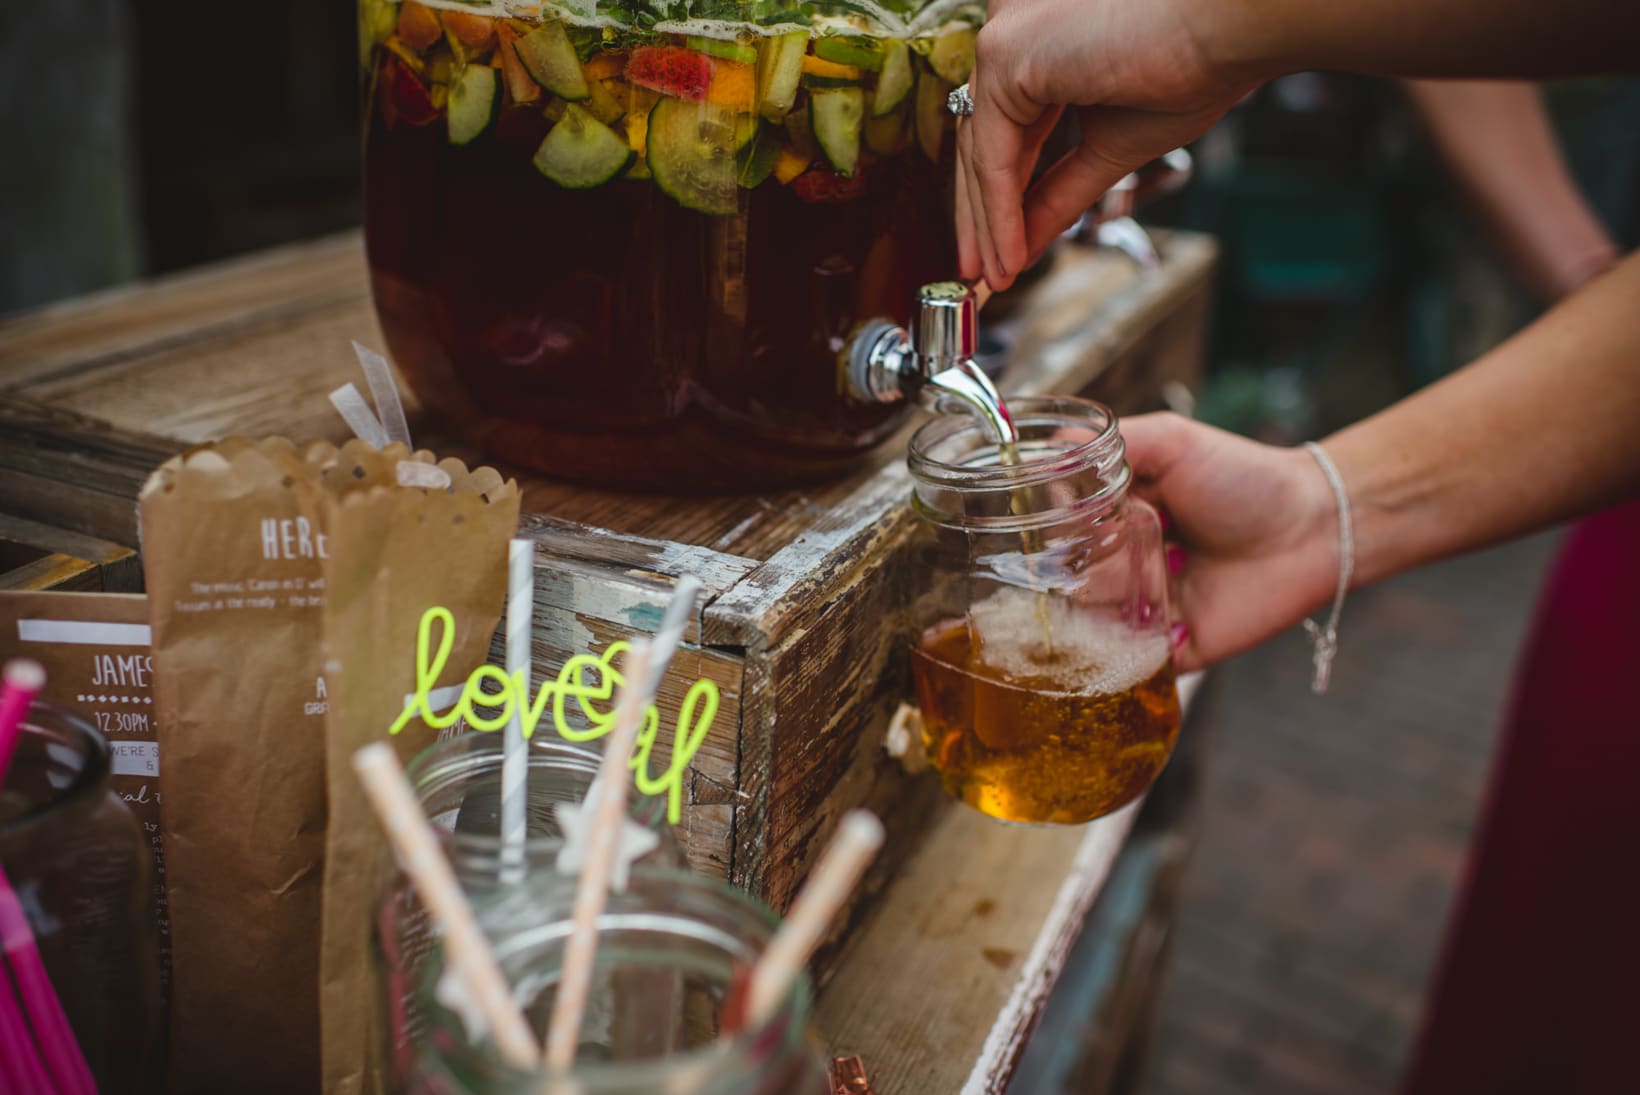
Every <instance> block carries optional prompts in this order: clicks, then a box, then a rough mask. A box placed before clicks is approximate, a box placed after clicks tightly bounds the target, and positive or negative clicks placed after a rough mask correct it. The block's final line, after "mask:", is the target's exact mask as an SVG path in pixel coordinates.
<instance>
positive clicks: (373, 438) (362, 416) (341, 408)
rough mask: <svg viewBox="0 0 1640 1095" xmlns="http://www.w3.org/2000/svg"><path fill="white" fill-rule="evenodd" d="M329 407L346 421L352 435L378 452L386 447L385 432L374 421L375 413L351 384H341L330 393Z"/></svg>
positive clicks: (377, 422) (379, 424)
mask: <svg viewBox="0 0 1640 1095" xmlns="http://www.w3.org/2000/svg"><path fill="white" fill-rule="evenodd" d="M330 405H331V406H332V407H335V408H336V411H337V413H338V414H340V415H341V416H342V418H343V419H345V420H346V421H347V425H348V428H349V429H351V430H352V431H353V435H354V436H355V437H357V438H358V439H359V440H360V441H363V442H364V443H365V444H366V445H369V446H370V447H371V448H373V449H375V450H376V451H377V452H380V451H381V450H382V449H385V448H386V447H387V431H386V430H385V429H383V428H382V424H381V423H380V422H379V421H377V419H376V412H374V411H372V410H371V409H370V404H369V403H366V402H365V399H364V395H363V393H361V392H360V391H359V389H358V388H355V387H354V386H353V385H352V384H343V385H342V386H341V387H340V388H337V389H336V390H335V391H333V392H331V393H330Z"/></svg>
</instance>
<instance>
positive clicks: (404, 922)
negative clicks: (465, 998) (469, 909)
mask: <svg viewBox="0 0 1640 1095" xmlns="http://www.w3.org/2000/svg"><path fill="white" fill-rule="evenodd" d="M505 757H506V743H505V741H504V740H503V738H502V736H501V735H500V734H498V733H478V732H468V733H465V734H461V735H458V736H456V737H453V738H448V739H446V740H444V741H441V742H437V743H436V744H434V745H432V746H429V747H428V748H427V749H425V750H423V751H422V752H421V753H420V754H419V755H418V756H417V757H416V758H415V759H414V760H412V761H411V762H410V763H409V765H408V766H407V767H406V770H405V771H406V775H407V776H408V778H409V780H410V785H411V787H412V788H413V790H414V793H415V796H416V801H417V803H418V804H419V805H420V807H421V809H422V812H423V813H424V815H425V816H426V818H427V820H428V821H429V822H430V823H431V824H432V826H433V829H434V831H435V832H436V833H437V835H438V839H439V843H440V845H441V847H442V848H443V850H444V854H445V855H446V856H447V857H448V858H449V861H450V866H451V868H452V869H453V870H454V872H455V876H456V878H457V880H458V881H459V882H460V884H461V888H462V890H463V891H464V892H465V893H466V894H467V895H468V897H469V898H471V899H473V900H475V901H482V900H484V899H485V898H487V897H490V896H491V895H494V894H497V893H501V892H506V891H508V890H510V889H511V888H512V887H514V886H517V885H520V884H523V883H526V882H531V881H533V880H536V879H538V878H540V877H541V876H543V875H546V876H554V875H556V874H557V872H558V856H559V854H560V852H561V851H562V850H563V847H564V832H563V828H562V826H561V825H560V823H559V820H558V815H557V812H556V808H557V807H559V806H573V805H576V804H579V803H580V802H581V801H583V800H584V799H585V798H586V797H587V791H588V789H589V788H590V787H591V786H592V781H593V779H594V778H595V777H596V776H597V775H598V765H599V761H600V757H599V754H598V753H596V752H594V751H593V750H591V749H589V748H587V747H585V746H581V745H574V744H571V743H569V742H566V741H563V740H562V739H560V738H557V737H556V736H548V735H545V734H540V735H536V736H535V737H533V738H531V739H530V742H529V745H528V749H527V757H528V778H527V780H526V792H525V803H526V811H525V812H526V836H525V838H524V841H523V843H522V845H521V846H520V849H519V852H520V859H519V861H518V868H517V869H513V867H512V861H511V860H509V858H508V854H507V847H506V844H505V843H504V841H503V840H502V837H501V831H500V825H501V782H502V770H503V767H504V765H505ZM629 817H630V818H631V819H632V821H633V823H634V824H635V825H637V826H641V827H642V828H643V830H645V831H647V832H650V833H653V834H654V845H653V847H651V848H650V850H648V851H647V852H645V853H643V854H642V855H641V856H640V857H639V858H638V859H637V862H638V863H639V864H642V865H645V866H650V867H682V866H683V861H684V857H683V849H682V848H681V847H680V846H679V844H678V842H677V839H676V838H675V837H674V836H673V835H672V830H671V827H670V826H668V825H667V824H666V804H665V802H664V801H663V800H661V799H657V798H634V799H632V800H631V809H630V811H629ZM375 938H376V945H377V955H376V957H377V962H378V984H379V985H380V993H381V999H382V1003H383V1006H384V1008H385V1009H386V1010H385V1011H384V1014H385V1015H388V1016H389V1017H390V1022H389V1024H388V1028H389V1029H388V1035H389V1037H390V1038H391V1045H390V1046H389V1047H388V1049H389V1055H390V1056H389V1060H390V1064H391V1068H390V1070H389V1075H390V1076H392V1077H393V1078H394V1084H395V1087H399V1086H402V1085H403V1084H404V1083H405V1082H407V1080H408V1077H409V1074H410V1068H411V1065H412V1064H413V1061H414V1046H415V1043H416V1042H417V1041H419V1040H420V1038H421V1036H422V1035H423V1033H424V1031H425V1029H426V1017H425V1016H424V1015H423V1013H422V1009H421V1007H420V1006H419V1003H418V1000H417V996H416V993H415V988H416V985H417V984H418V983H419V981H420V980H421V978H422V976H423V972H424V970H423V967H424V960H425V958H426V956H427V954H428V952H429V951H430V950H431V949H432V946H433V926H432V924H431V922H430V921H429V918H428V915H427V910H426V909H425V907H424V906H423V905H422V903H421V901H420V900H419V899H418V897H417V896H416V891H415V888H414V887H413V886H412V885H411V884H410V880H409V879H408V878H407V877H405V876H404V875H403V874H402V873H397V874H395V876H394V878H393V881H392V883H391V887H390V889H389V890H388V892H387V894H386V896H385V897H383V899H382V900H381V901H380V903H379V904H378V906H377V912H376V923H375Z"/></svg>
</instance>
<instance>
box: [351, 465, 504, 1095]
mask: <svg viewBox="0 0 1640 1095" xmlns="http://www.w3.org/2000/svg"><path fill="white" fill-rule="evenodd" d="M371 456H372V457H373V456H374V454H371ZM438 467H439V468H440V469H442V470H443V471H445V472H446V474H448V476H449V478H450V486H449V488H448V489H447V490H428V491H420V490H409V489H405V488H390V487H380V488H373V489H370V490H364V491H357V492H353V493H350V494H347V495H346V496H344V497H338V498H336V499H334V500H333V501H332V502H331V504H330V505H329V508H328V509H327V513H326V529H327V532H328V534H329V538H330V539H329V543H330V556H329V558H328V560H327V561H326V565H325V572H326V581H327V587H328V590H329V596H328V598H327V600H326V602H325V608H324V613H323V633H324V658H325V679H326V681H327V683H328V685H329V691H330V709H329V713H328V714H327V716H326V725H325V739H326V749H327V756H326V761H327V771H328V781H329V790H330V794H329V803H330V817H329V832H328V837H327V840H326V845H325V885H324V932H323V949H322V953H321V956H320V993H319V1012H320V1018H321V1019H322V1021H323V1025H324V1033H323V1043H324V1053H323V1078H324V1090H325V1091H326V1092H327V1093H328V1095H365V1093H374V1092H379V1091H381V1090H383V1089H384V1085H385V1076H384V1074H383V1070H382V1068H381V1065H382V1055H383V1052H384V1049H385V1048H386V1046H387V1042H388V1039H389V1032H388V1024H387V1021H386V1017H385V1016H384V1015H382V1014H381V1011H380V1008H379V1006H378V1005H379V1004H380V1002H381V1001H380V999H379V997H380V993H379V992H378V990H377V984H376V975H375V971H374V969H373V967H372V962H371V955H372V948H373V940H372V936H371V932H372V925H373V922H374V917H375V915H376V913H377V911H378V910H377V908H376V904H377V903H378V902H379V901H381V900H382V898H383V896H384V895H385V894H386V893H387V890H388V887H389V883H390V877H389V873H388V870H389V868H390V866H391V862H392V860H391V858H390V855H389V852H388V848H387V842H386V839H385V838H384V837H383V836H382V833H381V827H380V825H379V824H378V823H377V821H376V817H375V814H374V813H373V812H372V810H371V807H370V804H369V802H368V801H367V800H366V799H365V797H364V793H363V791H362V790H361V789H360V787H359V783H358V780H357V778H356V777H355V776H354V773H353V768H352V763H351V762H352V758H353V754H354V753H355V752H357V751H358V750H359V749H360V748H362V747H363V746H365V745H368V744H370V743H371V742H374V741H382V740H390V741H392V742H393V744H394V746H395V748H396V749H397V751H398V753H399V758H400V760H401V761H406V762H407V761H408V760H409V759H410V758H411V757H413V756H414V755H415V754H417V753H419V752H420V751H421V750H423V749H424V748H426V747H427V746H429V745H431V744H432V743H433V742H434V740H435V739H436V737H437V734H436V732H435V731H434V730H432V729H431V728H429V727H427V726H426V725H425V724H424V723H422V722H421V721H419V720H413V721H411V722H410V723H409V724H408V725H407V726H405V727H404V728H403V729H402V731H401V732H400V733H399V734H397V735H390V734H389V728H390V727H391V726H392V725H393V723H394V721H395V720H396V719H397V717H398V715H399V713H400V712H401V711H403V710H404V708H405V706H406V702H405V701H406V696H407V695H408V694H410V693H412V692H414V691H415V689H416V640H417V632H418V630H419V628H420V625H421V619H422V614H423V613H424V612H425V611H426V610H427V609H428V608H431V607H434V606H437V607H441V608H444V609H447V610H448V611H449V613H450V619H451V620H452V621H453V623H454V643H453V646H452V649H451V652H450V659H449V662H448V664H447V666H446V668H445V671H444V674H443V676H442V677H441V679H440V680H439V681H438V682H437V684H438V686H439V687H443V686H445V685H452V684H460V683H461V682H462V681H463V680H465V679H466V677H467V676H468V674H470V673H471V672H472V671H473V670H474V669H476V668H477V667H478V666H480V665H482V664H483V663H484V661H485V659H486V657H487V655H488V653H489V649H490V641H491V638H492V636H493V635H494V633H495V630H496V626H497V624H498V623H499V622H500V618H501V611H502V606H503V604H504V602H505V600H506V592H507V543H508V541H509V540H510V539H511V538H512V537H513V536H514V535H515V534H516V531H517V528H518V506H519V497H518V488H517V485H516V484H514V483H513V482H511V481H510V480H509V481H506V482H503V481H502V479H501V476H500V475H498V474H497V473H496V472H495V471H493V470H492V469H489V468H479V469H477V470H475V471H472V472H469V471H468V470H467V468H466V467H465V466H464V465H462V464H461V463H460V462H459V461H456V460H445V461H443V462H442V463H440V464H439V465H438ZM438 637H442V636H441V635H440V636H438Z"/></svg>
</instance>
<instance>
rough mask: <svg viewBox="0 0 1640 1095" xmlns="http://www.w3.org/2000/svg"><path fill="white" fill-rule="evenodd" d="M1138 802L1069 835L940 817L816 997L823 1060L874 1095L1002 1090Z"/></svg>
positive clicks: (1186, 696) (1189, 688) (1185, 685)
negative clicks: (836, 1062) (855, 1070)
mask: <svg viewBox="0 0 1640 1095" xmlns="http://www.w3.org/2000/svg"><path fill="white" fill-rule="evenodd" d="M1199 684H1200V678H1199V676H1198V677H1190V678H1186V679H1185V680H1183V681H1181V682H1180V698H1181V699H1182V700H1184V701H1185V703H1186V704H1187V705H1188V703H1189V700H1190V698H1191V697H1192V696H1193V695H1194V693H1195V690H1196V688H1197V687H1198V686H1199ZM1138 807H1139V804H1138V803H1134V804H1133V805H1131V806H1129V807H1127V808H1125V809H1123V810H1121V811H1119V812H1117V813H1116V814H1113V815H1111V816H1110V817H1106V818H1101V819H1100V820H1098V821H1095V822H1092V823H1091V824H1088V825H1084V826H1074V827H1070V826H1067V827H1054V826H1022V825H1003V824H1000V823H998V822H995V821H992V820H990V819H989V818H986V817H984V816H982V815H981V814H979V813H978V812H977V811H975V810H970V809H967V808H966V807H960V808H952V809H949V810H946V811H944V812H943V813H941V814H940V816H939V818H938V820H937V821H936V822H935V823H934V826H933V828H932V831H931V833H930V834H929V836H928V838H927V839H926V841H925V842H924V843H923V844H922V846H921V847H920V848H918V849H917V850H916V852H915V853H914V854H913V855H912V856H911V857H910V859H909V860H907V861H906V862H905V863H904V864H903V865H902V867H901V868H900V871H899V872H898V874H897V875H896V877H895V878H894V880H893V881H892V883H890V885H889V887H888V889H887V891H886V892H885V893H884V895H883V897H882V899H881V900H880V901H879V902H878V903H877V905H876V907H875V909H874V912H873V914H872V916H871V918H870V919H869V920H867V921H866V922H865V923H863V924H862V925H860V926H859V927H858V928H857V929H856V930H855V932H854V934H853V938H852V939H851V940H850V942H849V947H848V950H847V951H846V953H845V954H844V955H843V957H842V960H841V963H840V964H839V965H838V966H837V968H836V970H835V972H834V973H833V975H832V977H831V979H830V980H829V981H827V982H826V984H825V985H824V987H823V988H822V989H821V991H820V995H819V1001H818V1006H817V1009H816V1023H817V1025H818V1026H819V1029H820V1033H821V1036H822V1037H823V1038H824V1039H825V1041H826V1043H827V1044H828V1045H829V1046H830V1048H831V1050H832V1052H833V1053H835V1054H839V1055H848V1056H853V1055H855V1054H858V1055H860V1056H861V1057H863V1058H864V1060H865V1064H866V1068H867V1071H868V1072H869V1074H870V1076H871V1081H872V1086H873V1087H874V1088H875V1089H876V1091H877V1092H878V1093H879V1095H923V1093H926V1092H952V1093H957V1092H961V1093H962V1095H997V1093H1001V1092H1003V1091H1005V1090H1006V1089H1007V1085H1008V1080H1009V1077H1010V1074H1011V1072H1012V1068H1013V1065H1014V1063H1015V1062H1016V1061H1017V1060H1018V1057H1019V1054H1020V1052H1021V1051H1022V1049H1023V1048H1024V1044H1025V1040H1026V1039H1027V1038H1028V1037H1029V1035H1030V1033H1031V1030H1032V1028H1033V1026H1034V1024H1035V1022H1036V1018H1037V1015H1038V1014H1039V1013H1040V1010H1041V1008H1042V1005H1043V1003H1044V1002H1045V1001H1046V1000H1047V997H1048V994H1049V992H1050V991H1051V990H1052V989H1053V986H1054V983H1055V981H1056V980H1057V979H1058V976H1059V972H1060V970H1061V969H1062V968H1063V966H1064V963H1065V960H1066V957H1067V956H1068V955H1069V953H1070V948H1071V946H1072V944H1073V943H1074V942H1075V940H1076V936H1077V933H1078V932H1079V931H1080V930H1081V926H1082V921H1083V918H1084V917H1085V916H1086V915H1087V911H1088V909H1089V908H1091V907H1092V905H1093V901H1094V898H1096V897H1097V896H1098V894H1099V889H1100V887H1101V885H1103V883H1104V880H1105V878H1106V876H1107V875H1108V874H1109V872H1110V868H1111V865H1112V864H1113V863H1114V862H1115V859H1116V855H1117V852H1118V851H1120V849H1121V846H1122V841H1123V839H1124V837H1125V836H1126V834H1127V831H1128V829H1129V827H1130V826H1131V825H1132V822H1133V818H1134V816H1135V814H1136V813H1137V811H1138ZM931 986H938V988H937V990H934V989H932V988H931Z"/></svg>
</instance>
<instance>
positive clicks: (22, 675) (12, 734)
mask: <svg viewBox="0 0 1640 1095" xmlns="http://www.w3.org/2000/svg"><path fill="white" fill-rule="evenodd" d="M45 686H46V670H45V667H44V666H42V665H41V664H40V663H39V662H37V661H34V660H33V659H31V658H13V659H12V660H11V661H9V662H7V663H6V667H5V669H3V670H0V787H3V786H5V783H6V769H7V768H9V767H10V766H11V755H12V754H13V753H15V752H16V751H17V741H18V739H19V738H21V737H22V736H23V717H24V716H25V715H27V714H28V709H29V707H30V705H32V704H33V703H34V697H35V696H38V695H39V694H40V689H42V688H44V687H45Z"/></svg>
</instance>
